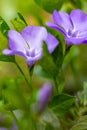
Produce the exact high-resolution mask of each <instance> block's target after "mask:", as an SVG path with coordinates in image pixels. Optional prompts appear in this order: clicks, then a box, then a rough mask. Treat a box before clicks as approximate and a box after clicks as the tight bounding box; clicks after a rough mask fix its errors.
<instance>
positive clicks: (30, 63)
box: [26, 50, 43, 66]
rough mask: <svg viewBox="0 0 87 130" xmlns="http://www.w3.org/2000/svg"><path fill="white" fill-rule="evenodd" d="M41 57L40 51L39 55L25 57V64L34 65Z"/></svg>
mask: <svg viewBox="0 0 87 130" xmlns="http://www.w3.org/2000/svg"><path fill="white" fill-rule="evenodd" d="M42 55H43V54H42V50H40V51H39V53H38V54H36V55H35V56H34V57H26V61H27V64H28V65H29V66H32V65H34V64H35V63H36V61H37V60H40V59H41V58H42Z"/></svg>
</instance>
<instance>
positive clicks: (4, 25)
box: [0, 16, 10, 37]
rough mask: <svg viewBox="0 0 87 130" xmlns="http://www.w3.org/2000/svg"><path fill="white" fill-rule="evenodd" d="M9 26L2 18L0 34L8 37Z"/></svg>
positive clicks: (0, 19) (0, 20)
mask: <svg viewBox="0 0 87 130" xmlns="http://www.w3.org/2000/svg"><path fill="white" fill-rule="evenodd" d="M9 29H10V28H9V26H8V25H7V23H6V22H5V20H4V19H3V18H2V17H1V16H0V32H1V33H2V34H3V35H4V36H5V37H7V34H8V30H9Z"/></svg>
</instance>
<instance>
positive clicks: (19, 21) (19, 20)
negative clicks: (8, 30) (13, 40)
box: [11, 13, 27, 32]
mask: <svg viewBox="0 0 87 130" xmlns="http://www.w3.org/2000/svg"><path fill="white" fill-rule="evenodd" d="M11 23H12V24H13V26H14V28H15V29H16V30H17V31H19V32H21V31H22V30H23V28H24V27H26V26H27V22H26V21H25V19H24V17H23V16H22V14H20V13H18V17H16V18H14V19H12V20H11Z"/></svg>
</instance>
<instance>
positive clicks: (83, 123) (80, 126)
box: [70, 115, 87, 130]
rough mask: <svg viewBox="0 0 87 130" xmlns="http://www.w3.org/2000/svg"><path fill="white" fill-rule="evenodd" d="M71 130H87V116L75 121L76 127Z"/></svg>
mask: <svg viewBox="0 0 87 130" xmlns="http://www.w3.org/2000/svg"><path fill="white" fill-rule="evenodd" d="M70 130H87V115H86V116H83V117H81V118H80V119H79V120H78V121H75V125H74V126H73V127H72V128H71V129H70Z"/></svg>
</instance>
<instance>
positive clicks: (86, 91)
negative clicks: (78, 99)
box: [83, 82, 87, 106]
mask: <svg viewBox="0 0 87 130" xmlns="http://www.w3.org/2000/svg"><path fill="white" fill-rule="evenodd" d="M83 94H84V105H85V106H86V105H87V82H84V85H83Z"/></svg>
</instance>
